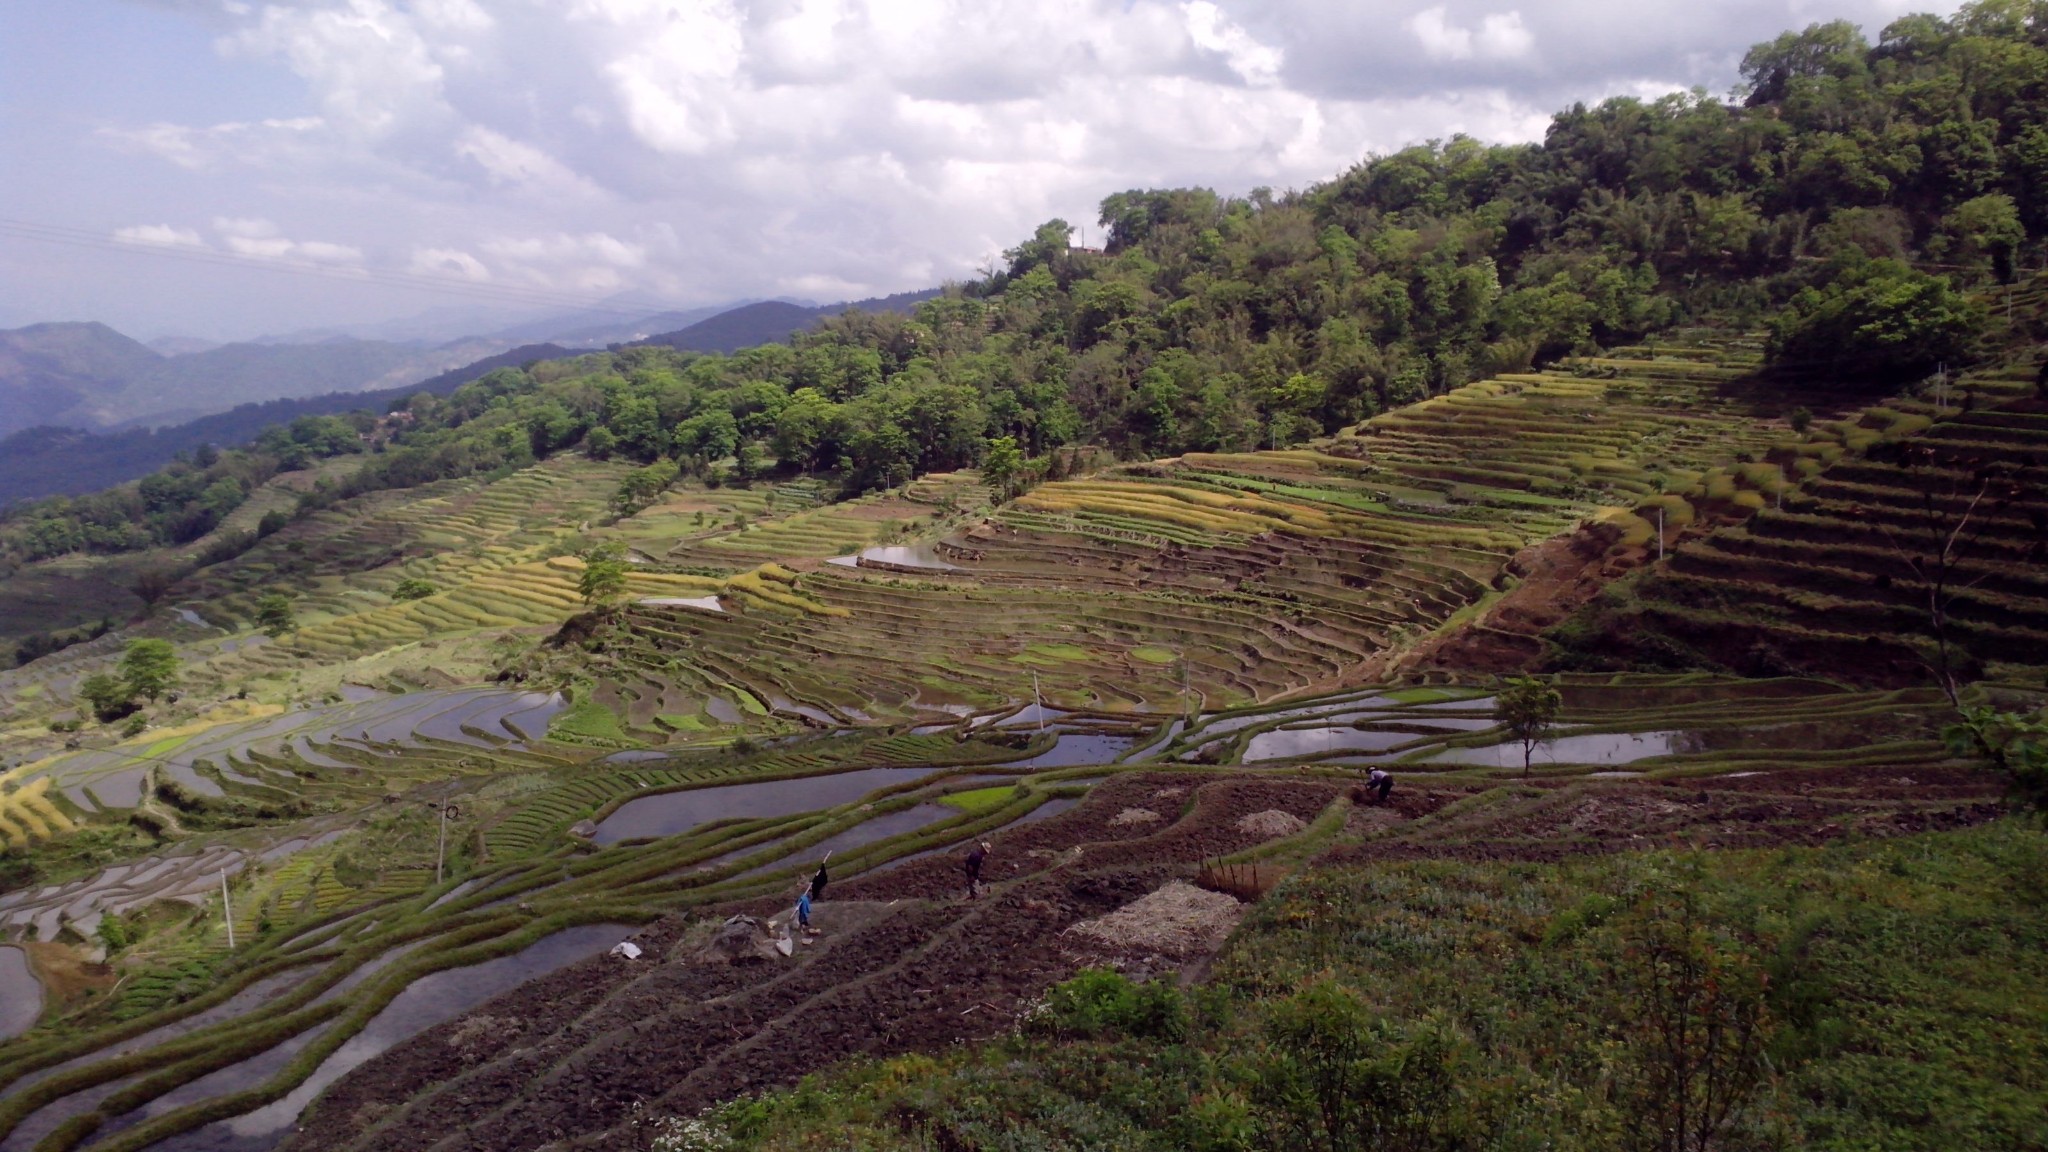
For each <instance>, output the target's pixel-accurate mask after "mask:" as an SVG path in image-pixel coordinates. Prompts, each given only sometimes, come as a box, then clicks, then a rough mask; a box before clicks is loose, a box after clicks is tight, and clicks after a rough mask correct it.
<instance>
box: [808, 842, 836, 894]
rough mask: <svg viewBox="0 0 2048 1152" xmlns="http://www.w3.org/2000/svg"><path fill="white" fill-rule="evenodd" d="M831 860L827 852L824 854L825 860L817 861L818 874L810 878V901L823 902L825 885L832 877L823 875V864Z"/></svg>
mask: <svg viewBox="0 0 2048 1152" xmlns="http://www.w3.org/2000/svg"><path fill="white" fill-rule="evenodd" d="M831 859H832V854H831V853H830V852H827V853H825V859H824V860H820V861H818V872H817V874H816V875H815V876H812V877H811V899H813V900H823V899H824V898H825V885H826V884H827V883H829V882H830V881H831V879H832V877H830V876H828V875H826V874H825V864H826V862H827V861H829V860H831Z"/></svg>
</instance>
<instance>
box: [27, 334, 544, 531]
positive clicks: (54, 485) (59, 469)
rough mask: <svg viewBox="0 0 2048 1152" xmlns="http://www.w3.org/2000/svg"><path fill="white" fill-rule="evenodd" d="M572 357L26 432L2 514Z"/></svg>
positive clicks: (538, 350) (525, 348) (527, 353)
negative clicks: (177, 419) (111, 428)
mask: <svg viewBox="0 0 2048 1152" xmlns="http://www.w3.org/2000/svg"><path fill="white" fill-rule="evenodd" d="M574 354H575V352H574V350H573V349H568V348H563V347H561V346H559V345H555V344H526V345H521V346H520V347H518V348H514V349H511V350H510V351H507V352H500V353H498V354H496V355H493V356H486V357H484V358H483V359H481V360H477V361H475V362H473V363H470V364H466V365H463V366H462V367H460V368H451V369H449V370H448V371H446V372H442V373H440V374H439V375H436V376H432V377H429V378H427V379H424V380H420V381H418V382H417V383H411V384H405V385H400V386H398V387H395V388H385V389H373V390H371V391H367V392H356V391H345V392H329V393H326V394H325V395H319V396H307V397H304V398H302V399H282V400H270V401H265V402H262V403H249V404H238V405H236V406H235V407H234V408H233V409H231V410H229V411H226V412H221V413H217V414H215V415H212V416H201V417H199V418H198V419H195V420H189V421H186V422H185V423H182V424H168V425H160V426H157V427H153V428H136V429H131V430H128V431H121V432H87V431H83V430H81V429H76V428H47V427H39V428H29V429H25V430H23V431H21V432H17V433H15V434H14V435H12V436H8V437H4V438H0V508H4V507H6V506H7V505H9V504H13V503H14V502H16V501H20V500H33V499H36V498H39V497H44V496H54V495H76V494H80V493H86V492H93V491H97V490H99V489H102V488H107V487H111V486H113V485H116V484H121V483H125V482H127V481H130V480H134V479H136V478H138V477H141V476H145V475H148V474H149V473H151V472H154V471H156V470H157V469H159V468H161V467H163V466H164V465H166V464H169V463H170V462H171V461H172V460H174V459H176V458H177V457H178V456H179V455H180V454H188V453H192V452H196V451H198V450H199V449H200V448H202V447H204V446H206V445H215V446H219V445H228V444H242V443H246V442H248V441H250V440H252V439H254V438H255V437H256V436H257V434H259V433H261V432H262V431H263V430H264V429H266V428H270V427H274V426H277V425H281V424H289V423H291V422H292V421H294V420H298V419H301V418H303V417H307V416H330V415H338V414H340V413H344V412H355V411H369V412H382V411H384V410H386V409H388V408H389V407H390V406H391V405H392V404H394V403H398V402H401V401H404V400H407V399H410V398H411V397H412V396H414V395H415V394H417V393H420V392H428V393H432V394H433V395H437V396H445V395H447V394H448V393H450V392H453V391H454V390H455V389H456V388H457V387H459V386H461V385H463V384H466V383H468V382H469V381H471V380H474V379H476V378H477V377H479V376H482V375H483V374H485V373H486V372H490V371H492V370H493V369H497V368H504V367H516V366H518V365H521V364H528V363H531V362H533V361H536V360H548V359H554V358H556V357H562V356H569V355H574Z"/></svg>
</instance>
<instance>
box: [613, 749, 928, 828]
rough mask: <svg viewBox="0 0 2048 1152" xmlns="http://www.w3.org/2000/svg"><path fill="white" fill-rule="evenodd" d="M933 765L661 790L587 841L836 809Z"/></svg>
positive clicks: (625, 807) (624, 808) (625, 808)
mask: <svg viewBox="0 0 2048 1152" xmlns="http://www.w3.org/2000/svg"><path fill="white" fill-rule="evenodd" d="M936 771H938V769H936V768H865V769H862V770H860V771H857V772H841V773H839V774H838V775H835V776H805V777H802V778H799V779H795V780H763V781H760V782H759V783H755V784H723V785H720V786H718V787H716V788H697V789H693V790H691V791H688V792H662V793H659V794H657V795H653V796H642V797H640V798H639V799H637V800H628V801H627V802H626V803H624V804H622V805H620V806H619V809H618V811H616V812H613V813H612V814H611V815H610V816H607V817H605V820H604V823H602V824H599V825H598V826H597V834H596V835H595V836H593V837H591V839H592V840H593V841H594V842H596V843H598V844H616V843H618V842H619V841H621V840H633V839H638V838H640V837H643V836H674V835H676V834H678V833H681V832H688V831H689V830H690V829H692V828H695V827H696V826H697V825H699V824H703V823H706V822H707V821H711V820H721V819H725V818H727V817H733V816H738V817H743V818H745V819H749V820H755V819H760V818H761V817H764V816H793V815H795V814H797V813H798V812H813V811H816V810H818V809H820V808H836V807H838V806H839V805H841V804H846V803H849V802H851V801H854V800H858V799H860V798H861V797H863V796H865V795H867V794H868V793H870V792H873V791H875V790H876V789H878V788H886V787H888V786H889V785H892V784H901V783H903V782H904V781H906V780H916V779H918V778H920V777H923V776H928V775H930V774H931V773H933V772H936Z"/></svg>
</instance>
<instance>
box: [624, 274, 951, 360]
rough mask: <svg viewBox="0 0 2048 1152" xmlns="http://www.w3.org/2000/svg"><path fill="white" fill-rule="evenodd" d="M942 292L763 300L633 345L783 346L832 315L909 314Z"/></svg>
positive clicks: (697, 349)
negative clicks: (817, 301) (813, 301)
mask: <svg viewBox="0 0 2048 1152" xmlns="http://www.w3.org/2000/svg"><path fill="white" fill-rule="evenodd" d="M940 291H941V289H938V288H926V289H922V290H920V291H916V292H898V293H896V294H895V295H893V296H877V297H873V298H870V299H867V300H855V301H852V302H850V303H846V304H824V305H818V306H812V307H806V306H804V305H801V304H793V303H790V302H789V301H787V300H763V301H761V302H759V303H756V304H748V305H745V306H744V307H740V308H733V309H730V310H728V311H725V312H721V313H719V314H718V315H716V316H713V317H710V318H709V319H706V320H702V321H699V322H698V323H695V324H692V325H690V326H689V327H687V328H683V329H680V330H677V331H674V332H664V333H661V334H660V335H658V336H649V337H647V338H646V339H644V340H638V341H635V342H634V343H636V344H639V345H651V344H659V345H662V346H663V347H667V348H680V349H683V350H685V351H690V352H736V351H738V350H739V349H741V348H752V347H754V346H756V345H760V344H777V343H781V342H782V341H785V340H787V339H789V338H790V337H791V336H792V335H794V334H796V333H798V332H802V331H804V330H805V329H807V328H810V327H811V326H812V325H814V324H816V323H818V322H819V321H821V320H824V319H825V318H827V317H829V316H837V315H839V314H840V313H842V312H845V311H847V310H848V309H859V310H860V311H863V312H908V311H910V310H911V309H912V308H913V307H915V306H916V305H918V304H920V303H923V302H924V301H926V300H930V299H932V298H934V297H936V296H938V295H939V293H940Z"/></svg>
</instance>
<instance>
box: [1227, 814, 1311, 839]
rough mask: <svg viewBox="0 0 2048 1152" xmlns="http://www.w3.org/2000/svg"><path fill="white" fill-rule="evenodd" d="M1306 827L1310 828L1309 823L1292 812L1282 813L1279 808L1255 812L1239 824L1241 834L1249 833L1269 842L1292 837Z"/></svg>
mask: <svg viewBox="0 0 2048 1152" xmlns="http://www.w3.org/2000/svg"><path fill="white" fill-rule="evenodd" d="M1306 827H1308V823H1307V821H1304V820H1303V819H1302V818H1301V817H1299V816H1296V815H1294V814H1293V813H1291V812H1282V811H1280V810H1279V809H1278V808H1268V809H1266V810H1265V811H1264V812H1254V813H1252V814H1251V815H1249V816H1246V817H1244V818H1243V819H1241V820H1239V821H1238V822H1237V830H1238V831H1239V832H1248V833H1250V834H1252V835H1254V836H1259V837H1263V838H1264V839H1267V840H1277V839H1279V838H1280V837H1282V836H1292V835H1294V834H1295V833H1296V832H1299V831H1301V830H1302V829H1303V828H1306Z"/></svg>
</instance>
